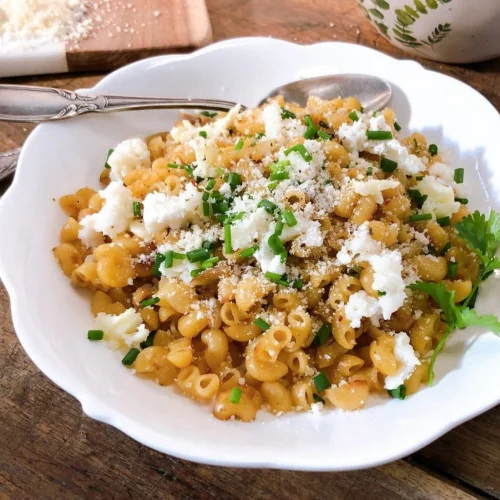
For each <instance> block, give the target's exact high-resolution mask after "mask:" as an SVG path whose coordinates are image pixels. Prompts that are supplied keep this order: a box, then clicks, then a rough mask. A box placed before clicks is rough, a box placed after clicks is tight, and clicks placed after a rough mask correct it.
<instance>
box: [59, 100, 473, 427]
mask: <svg viewBox="0 0 500 500" xmlns="http://www.w3.org/2000/svg"><path fill="white" fill-rule="evenodd" d="M265 106H266V107H263V108H256V109H249V110H246V111H244V112H238V111H237V110H236V111H235V110H232V111H230V112H229V113H228V114H223V113H218V114H217V116H216V117H215V118H213V117H211V116H210V114H207V115H206V116H205V115H200V116H196V117H187V118H186V120H184V121H181V122H180V123H179V124H178V125H177V126H176V127H175V128H174V129H173V130H172V131H171V132H170V133H162V134H156V135H155V136H152V137H150V138H149V139H146V141H142V140H139V139H134V141H142V142H140V143H136V149H137V148H139V149H137V150H135V149H134V153H133V154H132V153H130V156H128V157H126V161H125V160H123V158H122V160H120V158H118V157H114V156H113V155H111V156H110V158H109V159H108V162H107V166H110V168H104V170H103V171H102V173H101V175H100V181H101V182H102V184H103V185H104V186H108V187H107V188H106V189H105V190H103V191H99V192H96V191H95V190H93V189H90V188H87V187H85V188H82V189H78V190H77V191H76V192H75V193H73V194H68V195H65V196H62V197H61V198H60V199H59V204H60V207H61V209H62V210H63V212H64V213H65V214H66V220H65V221H64V223H63V225H62V227H61V230H60V243H59V244H58V245H57V246H56V247H55V248H54V249H53V254H54V257H55V258H56V260H57V262H58V263H59V266H60V268H61V270H62V272H63V273H64V275H65V276H67V277H68V279H69V280H70V282H71V283H72V284H73V285H74V286H76V287H81V288H84V289H86V290H90V292H91V297H92V298H91V312H92V315H93V316H95V317H99V318H102V317H104V318H107V320H108V323H109V324H110V325H112V326H110V327H109V328H115V329H116V330H117V331H118V332H121V330H120V329H123V325H122V323H121V322H120V318H122V317H125V316H127V315H128V316H131V315H134V316H133V317H134V318H135V319H137V318H140V322H141V325H140V327H138V329H137V331H135V330H134V331H130V332H128V331H127V334H128V333H130V335H131V338H132V336H133V338H134V339H135V338H137V339H138V340H137V341H134V342H135V343H132V344H130V345H131V346H132V347H134V349H137V350H138V354H137V355H136V357H135V360H134V361H133V363H132V364H131V367H132V368H133V369H134V370H135V373H136V374H137V376H139V377H141V378H144V379H148V380H152V381H155V382H156V383H158V384H160V385H172V384H174V385H175V386H176V387H177V388H178V390H179V391H180V392H181V393H182V394H184V395H186V396H188V397H189V398H192V399H195V400H197V401H202V402H211V404H213V414H214V415H215V417H216V418H218V419H221V420H228V419H239V420H242V421H244V422H249V421H252V420H253V419H255V417H256V414H257V412H258V410H259V409H260V408H262V407H266V408H267V409H268V410H270V411H271V412H273V413H275V414H281V413H285V412H289V411H308V410H311V409H315V405H318V404H320V405H327V406H333V407H336V408H340V409H342V410H357V409H359V408H362V407H363V405H364V404H365V402H366V400H367V398H368V397H369V394H370V393H377V392H382V391H384V390H385V388H384V386H385V383H386V377H397V374H398V373H400V372H402V370H403V369H404V368H405V366H403V365H404V356H402V354H401V352H400V350H398V349H400V347H398V342H397V340H396V339H397V338H399V337H398V336H399V335H402V334H404V335H408V337H409V343H410V348H409V349H411V352H412V355H414V356H416V358H415V359H417V361H419V362H420V364H416V363H415V366H414V367H413V369H412V370H411V371H410V372H409V375H408V374H406V375H405V379H404V380H401V384H404V386H405V387H406V394H408V395H410V394H413V393H414V392H416V391H417V390H418V389H419V388H420V386H421V384H423V383H425V382H426V381H427V370H428V363H427V361H426V360H425V359H426V357H427V356H428V355H429V353H430V352H431V351H432V350H433V349H435V347H436V345H437V343H438V342H439V340H440V339H441V337H442V335H443V333H444V331H445V329H446V326H445V325H444V323H443V321H442V319H441V315H440V311H439V310H438V309H437V308H436V306H435V305H433V302H432V301H431V300H430V299H429V297H427V296H426V295H425V294H423V293H421V292H414V293H407V292H404V293H405V298H404V301H402V304H400V305H399V307H397V308H396V309H395V310H393V311H390V313H386V311H385V310H383V309H380V308H379V309H378V312H376V313H373V314H361V315H360V318H359V322H355V321H354V320H353V316H352V315H353V312H352V311H353V309H354V310H355V312H356V311H357V309H355V307H354V305H355V299H356V298H358V299H359V298H360V297H362V298H363V300H364V303H367V304H372V305H373V304H375V305H377V307H379V306H380V307H382V306H381V304H382V303H383V301H384V300H388V299H384V297H385V296H386V295H387V294H388V293H389V292H390V290H389V289H387V290H384V289H383V288H382V286H384V287H385V286H389V287H390V283H386V282H384V280H383V279H381V275H380V270H377V266H376V262H375V261H374V260H370V256H371V254H376V253H377V248H382V249H384V251H387V252H399V254H400V256H401V266H402V268H403V271H402V273H403V274H402V277H403V276H404V277H405V279H406V278H408V279H410V278H411V275H412V273H413V275H417V276H418V279H421V280H424V281H430V282H436V283H442V284H443V285H444V286H445V287H446V288H447V289H448V290H450V291H453V292H454V294H455V295H454V298H455V301H456V302H457V303H458V302H461V301H463V300H464V299H465V298H466V297H467V296H469V294H470V293H471V290H472V287H473V283H474V282H475V280H477V279H478V276H479V272H480V265H481V264H480V262H479V260H478V257H477V255H476V254H475V253H474V252H472V251H471V250H470V249H469V248H468V247H467V246H466V245H465V244H464V242H463V241H462V240H461V239H460V238H458V236H457V233H456V231H455V229H454V228H453V224H454V223H456V222H457V221H459V220H461V219H462V218H463V217H465V216H466V215H467V213H468V211H467V208H466V206H465V205H463V204H460V206H459V207H457V209H456V211H455V212H453V213H452V214H451V215H450V224H443V223H442V222H439V220H438V217H437V216H436V215H435V214H431V218H429V217H428V216H426V217H425V218H423V219H422V220H416V221H413V220H411V215H412V214H415V212H418V209H419V208H421V206H422V203H423V202H424V201H425V200H424V199H422V200H421V203H420V207H418V206H417V205H418V203H417V204H416V201H415V191H416V190H417V189H418V186H419V182H421V181H422V179H424V178H425V177H427V176H429V178H431V176H432V175H434V174H433V166H435V165H436V164H438V167H439V168H441V169H443V168H444V167H443V163H442V158H441V156H440V155H439V153H438V154H431V153H430V151H429V150H428V145H427V141H426V140H425V138H424V137H423V136H422V135H421V134H413V135H412V136H410V137H409V138H407V139H404V140H401V141H400V143H401V144H400V145H401V147H402V148H403V147H406V149H407V152H408V155H414V156H415V158H413V162H414V164H421V165H422V168H421V169H420V170H419V171H418V172H417V173H415V172H408V171H404V170H403V169H402V168H400V166H399V165H398V168H396V170H393V171H384V169H383V168H381V165H382V163H381V162H382V158H381V155H380V154H378V153H376V152H374V150H371V149H369V148H370V146H369V143H370V141H367V139H366V137H367V136H366V137H365V136H363V137H362V139H363V141H364V143H365V146H364V147H365V148H366V149H360V150H357V149H355V146H353V139H352V137H351V136H350V135H349V134H348V133H345V130H351V129H350V127H354V125H356V122H357V125H362V124H365V125H366V124H367V123H369V124H370V125H366V127H368V126H374V125H373V123H374V122H377V123H378V122H380V121H381V122H383V123H382V126H381V127H382V128H380V129H379V130H380V131H383V132H384V133H390V134H391V136H393V135H395V134H397V129H398V126H397V123H396V116H395V113H394V111H393V110H391V109H388V108H386V109H385V110H383V111H382V112H381V113H380V114H379V115H374V116H373V117H372V116H371V115H368V116H367V115H364V114H363V113H362V107H361V104H360V103H359V101H358V100H357V99H355V98H353V97H349V98H347V99H340V98H338V99H334V100H332V101H324V100H321V99H319V98H316V97H310V98H309V100H308V103H307V105H306V106H305V107H304V108H302V107H299V106H297V105H294V104H290V103H286V102H285V101H284V100H283V98H282V97H276V98H274V99H273V100H271V101H270V102H269V103H268V104H267V105H265ZM270 115H272V116H273V117H272V118H269V116H270ZM370 119H371V121H370ZM309 120H312V123H313V125H314V126H313V127H311V126H310V123H311V122H310V121H309ZM360 120H361V121H360ZM276 124H279V126H280V129H279V130H278V131H277V130H276ZM357 125H356V126H357ZM318 130H319V131H320V132H318ZM304 131H308V132H307V133H306V132H304ZM203 132H204V134H203ZM351 132H352V130H351ZM363 133H364V132H363ZM311 134H312V135H311ZM306 136H307V137H306ZM309 136H312V137H313V139H310V138H309ZM357 141H358V142H359V141H360V138H359V137H358V138H357ZM363 141H362V142H363ZM126 143H127V141H125V142H124V143H122V145H120V147H123V148H125V149H126ZM195 143H196V144H198V146H199V145H200V144H201V146H200V148H201V149H198V146H196V147H194V146H193V144H195ZM376 143H377V144H380V145H382V144H384V141H383V140H377V141H376ZM366 144H368V146H367V145H366ZM139 146H141V147H139ZM125 149H124V151H125ZM139 150H141V151H142V150H143V151H142V152H140V151H139ZM353 152H355V154H353ZM124 154H125V153H124ZM134 155H135V156H134ZM307 155H309V156H307ZM122 156H123V155H122ZM125 156H126V155H125ZM139 156H140V158H139ZM309 157H310V158H309ZM201 158H203V160H202V159H201ZM353 158H354V159H353ZM120 161H123V164H122V163H120ZM108 164H109V165H108ZM445 166H446V165H445ZM310 172H312V174H310ZM307 175H309V177H307ZM436 175H437V174H436ZM294 176H295V177H294ZM301 176H302V177H301ZM117 179H118V180H117ZM360 180H361V181H362V182H364V183H366V184H363V187H364V188H366V192H365V191H359V190H358V188H357V187H356V186H358V185H359V184H361V182H360ZM386 181H389V182H390V184H388V185H387V186H386V187H387V189H383V183H384V182H386ZM315 183H316V184H315ZM370 183H371V184H370ZM117 185H118V186H119V188H120V189H122V190H125V192H126V193H127V196H129V198H130V200H132V201H131V202H130V203H132V206H130V203H129V202H128V201H127V203H128V205H127V206H126V207H125V206H122V205H123V203H125V202H123V203H122V201H120V200H114V199H113V200H111V199H110V198H109V196H110V195H109V193H108V189H110V188H112V187H116V186H117ZM311 186H312V187H311ZM369 186H372V187H373V189H372V187H369ZM368 187H369V189H368ZM379 188H380V189H379ZM377 189H379V190H378V191H377ZM189 190H191V193H194V194H193V197H192V198H189V197H188V194H189V192H190V191H189ZM358 191H359V192H358ZM361 192H364V193H365V194H360V193H361ZM417 192H419V191H417ZM367 193H368V194H367ZM126 199H128V198H126ZM152 199H155V200H156V201H155V203H152V202H151V200H152ZM158 200H160V201H158ZM171 200H175V203H174V204H173V205H172V206H173V208H171V207H170V205H169V203H170V201H171ZM193 200H195V201H193ZM150 202H151V203H150ZM190 203H191V204H192V206H191V205H190ZM233 203H234V207H233V206H232V204H233ZM108 204H113V205H112V206H113V207H114V208H113V213H112V214H111V215H112V216H113V217H111V219H112V220H110V221H109V220H107V219H106V217H105V215H104V214H105V212H106V210H107V208H109V206H108ZM236 205H238V207H239V208H235V207H236ZM151 206H153V210H152V209H151ZM165 207H166V208H165ZM169 207H170V208H169ZM162 210H165V212H164V213H163V212H162ZM132 212H133V215H132ZM290 214H291V215H290ZM108 215H109V214H108ZM120 217H122V218H124V221H125V222H124V225H123V227H126V229H125V230H123V231H115V229H116V227H115V225H116V224H121V223H122V222H123V221H121V220H120ZM113 218H114V219H113ZM92 220H98V222H99V224H97V223H96V225H95V229H93V231H94V232H93V233H91V236H92V238H91V239H92V241H91V242H90V243H89V241H90V239H89V237H88V234H86V231H88V226H89V224H90V222H89V221H92ZM107 224H111V227H107ZM91 227H93V226H91ZM120 227H122V226H120ZM362 227H364V228H366V231H367V234H368V235H369V238H370V242H371V243H370V244H371V245H372V246H371V247H370V249H369V250H368V252H367V253H368V257H365V259H364V260H363V259H362V258H361V257H360V253H362V252H363V251H365V250H364V247H363V246H362V245H358V246H359V248H356V249H352V250H349V247H348V243H349V239H350V237H351V235H352V234H353V231H355V230H356V228H362ZM94 233H95V234H94ZM189 234H191V236H192V240H193V241H196V242H197V243H196V247H195V248H189V249H188V248H187V246H186V245H188V244H190V241H191V240H189V238H187V235H188V236H189ZM110 235H111V236H110ZM222 235H223V236H222ZM276 238H278V241H277V242H276ZM273 239H274V243H273ZM318 240H320V241H319V242H318ZM352 244H353V245H354V246H355V245H356V242H354V243H352ZM182 245H184V246H182ZM374 245H375V246H374ZM377 245H378V246H377ZM374 248H375V250H373V249H374ZM431 250H432V251H431ZM193 251H194V252H195V255H193ZM349 252H351V253H349ZM450 266H451V268H453V266H454V273H450ZM389 271H390V269H386V270H385V271H384V272H386V273H388V272H389ZM391 279H392V278H391ZM389 281H390V280H389ZM381 283H383V285H381ZM353 304H354V305H353ZM374 307H375V306H374ZM361 309H362V308H361ZM361 312H363V310H362V311H361ZM101 315H102V316H101ZM128 316H127V317H128ZM103 324H104V323H103ZM105 333H106V334H107V333H109V332H105ZM120 334H123V332H121V333H120ZM321 377H323V378H322V381H319V378H321ZM322 384H323V385H322Z"/></svg>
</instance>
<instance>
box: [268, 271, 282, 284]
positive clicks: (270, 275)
mask: <svg viewBox="0 0 500 500" xmlns="http://www.w3.org/2000/svg"><path fill="white" fill-rule="evenodd" d="M264 276H265V277H266V278H267V279H268V280H271V281H273V282H274V283H281V282H282V281H283V280H282V279H281V274H278V273H272V272H271V271H267V272H266V273H264Z"/></svg>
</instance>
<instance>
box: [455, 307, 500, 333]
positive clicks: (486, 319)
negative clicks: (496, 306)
mask: <svg viewBox="0 0 500 500" xmlns="http://www.w3.org/2000/svg"><path fill="white" fill-rule="evenodd" d="M473 325H474V326H483V327H484V328H487V329H488V330H491V331H492V332H493V333H494V334H495V335H500V321H498V318H496V317H495V316H493V314H478V313H477V311H475V310H474V309H469V308H468V307H466V308H464V309H462V310H461V311H460V318H459V324H458V325H457V326H458V328H465V327H467V326H473Z"/></svg>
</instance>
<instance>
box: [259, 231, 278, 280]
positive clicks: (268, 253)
mask: <svg viewBox="0 0 500 500" xmlns="http://www.w3.org/2000/svg"><path fill="white" fill-rule="evenodd" d="M271 234H273V233H272V232H271V233H267V234H266V236H265V237H264V238H263V243H262V245H260V247H259V250H257V252H255V254H254V257H255V258H256V260H257V262H258V263H259V266H260V268H261V270H262V274H264V273H267V272H270V273H276V274H280V275H281V274H284V273H285V272H286V264H285V263H284V262H281V259H280V256H279V255H274V253H273V251H272V250H271V248H270V247H269V245H268V244H267V240H268V238H269V236H271Z"/></svg>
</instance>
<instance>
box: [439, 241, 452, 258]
mask: <svg viewBox="0 0 500 500" xmlns="http://www.w3.org/2000/svg"><path fill="white" fill-rule="evenodd" d="M450 248H451V243H450V242H448V243H446V245H445V246H444V247H443V248H441V252H440V253H441V255H446V254H447V253H448V250H450Z"/></svg>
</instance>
